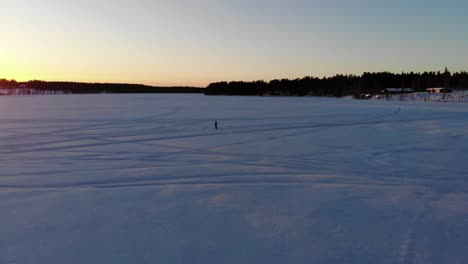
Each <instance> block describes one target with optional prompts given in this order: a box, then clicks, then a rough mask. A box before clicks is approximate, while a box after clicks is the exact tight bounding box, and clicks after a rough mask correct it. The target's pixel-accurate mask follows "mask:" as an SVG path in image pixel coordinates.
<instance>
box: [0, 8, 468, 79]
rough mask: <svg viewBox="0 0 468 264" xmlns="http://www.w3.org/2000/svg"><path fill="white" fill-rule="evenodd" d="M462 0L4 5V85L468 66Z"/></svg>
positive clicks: (0, 58)
mask: <svg viewBox="0 0 468 264" xmlns="http://www.w3.org/2000/svg"><path fill="white" fill-rule="evenodd" d="M466 10H468V1H464V0H463V1H462V0H445V1H440V0H439V1H433V0H424V1H423V0H407V1H403V0H391V1H390V0H382V1H380V0H353V1H351V0H308V1H306V0H282V1H279V0H235V1H234V0H197V1H195V0H184V1H182V0H0V34H1V37H0V77H3V78H15V79H17V80H21V81H24V80H29V79H43V80H59V81H62V80H71V81H91V82H131V83H145V84H152V85H196V86H205V85H207V84H208V83H210V82H213V81H221V80H259V79H264V80H270V79H275V78H296V77H304V76H308V75H313V76H324V75H333V74H336V73H355V74H361V73H362V72H364V71H393V72H401V71H410V70H414V71H425V70H443V69H444V67H446V66H447V67H449V69H450V70H452V71H458V70H467V68H468V67H467V66H468V15H467V13H466Z"/></svg>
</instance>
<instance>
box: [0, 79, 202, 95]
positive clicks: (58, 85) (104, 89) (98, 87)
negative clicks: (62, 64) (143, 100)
mask: <svg viewBox="0 0 468 264" xmlns="http://www.w3.org/2000/svg"><path fill="white" fill-rule="evenodd" d="M21 85H24V86H26V87H27V88H29V89H34V90H39V91H40V90H43V91H62V92H64V93H71V94H93V93H203V89H200V88H196V87H183V86H177V87H156V86H147V85H141V84H115V83H79V82H45V81H38V80H34V81H29V82H17V81H15V80H6V79H0V88H19V87H21Z"/></svg>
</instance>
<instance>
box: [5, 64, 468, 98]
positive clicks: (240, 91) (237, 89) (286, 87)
mask: <svg viewBox="0 0 468 264" xmlns="http://www.w3.org/2000/svg"><path fill="white" fill-rule="evenodd" d="M22 85H23V86H26V87H27V88H29V89H35V90H44V91H45V90H47V91H63V92H64V93H72V94H84V93H204V94H206V95H291V96H304V95H314V96H335V97H342V96H348V95H359V94H378V93H380V91H381V90H383V89H385V88H412V89H413V90H414V91H417V92H418V91H419V92H422V91H425V90H426V89H427V88H432V87H445V88H453V89H468V72H466V71H460V72H455V73H451V72H450V71H449V70H448V69H445V71H442V72H441V71H437V72H434V71H433V72H423V73H415V72H402V73H391V72H376V73H370V72H365V73H363V74H362V75H352V74H350V75H343V74H337V75H335V76H332V77H323V78H318V77H312V76H307V77H304V78H302V79H281V80H280V79H275V80H271V81H268V82H266V81H263V80H259V81H250V82H247V81H232V82H227V81H223V82H215V83H211V84H209V85H208V86H207V87H206V88H198V87H184V86H179V87H156V86H148V85H141V84H114V83H79V82H46V81H38V80H34V81H28V82H17V81H15V80H7V79H0V88H4V89H5V88H19V87H21V86H22Z"/></svg>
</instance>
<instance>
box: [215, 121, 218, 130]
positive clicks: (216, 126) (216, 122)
mask: <svg viewBox="0 0 468 264" xmlns="http://www.w3.org/2000/svg"><path fill="white" fill-rule="evenodd" d="M215 128H216V130H218V121H215Z"/></svg>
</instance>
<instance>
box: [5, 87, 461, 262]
mask: <svg viewBox="0 0 468 264" xmlns="http://www.w3.org/2000/svg"><path fill="white" fill-rule="evenodd" d="M215 120H218V122H219V126H220V129H219V130H215V129H214V121H215ZM467 177H468V107H467V106H466V105H464V104H450V103H446V104H444V103H424V102H398V101H390V102H386V101H354V100H345V99H327V98H294V97H284V98H281V97H263V98H262V97H206V96H203V95H70V96H66V95H65V96H60V95H59V96H25V97H0V216H1V217H0V234H1V235H0V263H18V264H29V263H60V264H61V263H69V264H71V263H76V264H82V263H203V264H204V263H233V264H238V263H359V264H360V263H392V264H393V263H401V264H406V263H426V264H427V263H468V178H467Z"/></svg>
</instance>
